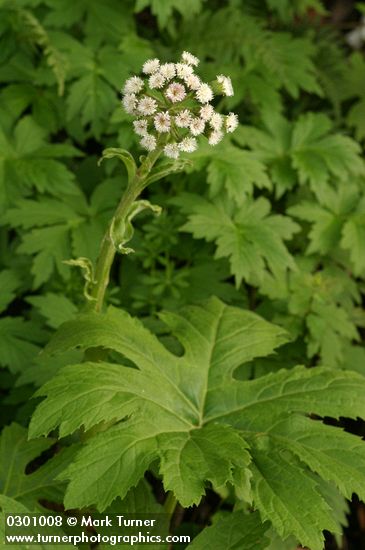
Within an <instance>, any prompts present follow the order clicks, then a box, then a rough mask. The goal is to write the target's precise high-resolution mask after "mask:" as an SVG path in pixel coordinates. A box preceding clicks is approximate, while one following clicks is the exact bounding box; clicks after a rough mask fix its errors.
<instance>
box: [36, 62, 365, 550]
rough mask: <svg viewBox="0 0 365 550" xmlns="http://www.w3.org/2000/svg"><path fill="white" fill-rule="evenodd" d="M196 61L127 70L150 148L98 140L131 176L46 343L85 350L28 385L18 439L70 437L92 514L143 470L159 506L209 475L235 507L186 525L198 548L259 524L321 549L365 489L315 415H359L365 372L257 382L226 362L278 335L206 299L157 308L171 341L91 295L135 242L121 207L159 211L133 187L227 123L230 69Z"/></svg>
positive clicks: (213, 140) (68, 499)
mask: <svg viewBox="0 0 365 550" xmlns="http://www.w3.org/2000/svg"><path fill="white" fill-rule="evenodd" d="M197 64H198V60H197V58H195V57H194V56H193V55H191V54H189V53H188V52H184V53H183V54H182V58H181V60H180V62H179V63H176V64H175V63H165V64H161V63H160V61H159V60H158V59H152V60H149V61H147V62H146V63H145V64H144V66H143V71H142V72H143V76H142V77H140V76H133V77H131V78H130V79H129V80H127V82H126V83H125V86H124V89H123V94H124V95H123V100H122V102H123V106H124V108H125V110H126V111H127V112H128V113H129V114H131V115H132V116H134V117H135V120H134V122H133V125H134V130H135V132H136V133H137V134H138V135H139V136H141V145H142V147H144V148H145V149H146V150H147V151H148V154H147V156H146V157H143V158H142V162H141V164H140V166H139V167H137V165H136V163H135V161H134V159H133V157H132V155H131V154H130V153H129V152H127V151H123V150H119V149H108V150H106V151H105V152H104V155H103V158H108V157H113V156H116V157H118V158H120V159H121V160H122V161H123V162H124V164H125V166H126V168H127V171H128V186H127V189H126V191H125V192H124V194H123V196H122V198H121V201H120V203H119V206H118V208H117V210H116V213H115V215H114V216H113V218H112V220H111V222H110V224H109V227H108V229H107V232H106V234H105V236H104V239H103V241H102V244H101V249H100V254H99V257H98V259H97V262H96V265H95V268H94V267H93V265H92V264H91V262H90V260H88V259H86V258H78V259H76V260H73V261H72V262H73V263H74V264H76V265H80V266H81V267H83V268H84V271H85V274H86V285H85V296H86V298H87V307H86V310H85V311H83V312H82V313H80V314H79V315H78V316H77V317H76V318H75V319H74V320H72V321H68V322H66V323H65V324H63V325H62V326H61V327H60V328H59V330H58V331H57V332H56V334H55V336H54V337H53V339H52V340H51V342H50V343H49V345H48V346H47V347H46V350H45V353H46V354H48V355H50V356H54V355H56V354H60V353H64V352H70V351H72V350H75V349H81V350H85V360H84V362H82V363H79V364H72V365H70V366H67V367H64V368H62V369H61V370H60V371H59V372H58V374H57V375H56V376H55V377H54V378H53V379H51V380H50V381H48V382H47V383H46V384H45V385H44V386H43V387H42V388H41V389H40V390H39V391H38V392H37V395H38V396H45V399H44V400H43V401H42V402H41V403H40V404H39V406H38V408H37V409H36V412H35V414H34V415H33V418H32V421H31V424H30V436H31V437H32V438H34V437H39V436H43V435H48V434H49V433H50V432H51V431H53V430H55V429H57V428H58V429H59V436H60V437H65V436H68V435H70V434H75V433H76V434H78V438H79V439H80V440H81V442H82V445H81V449H80V450H79V451H78V452H77V454H76V457H75V458H74V459H73V460H72V459H69V460H68V462H71V463H68V464H67V466H65V469H64V471H63V472H62V473H61V474H60V475H59V479H61V480H64V481H67V482H68V487H67V490H66V495H65V500H64V504H65V507H66V508H83V507H86V506H88V507H89V506H94V507H95V508H96V509H97V510H99V511H104V510H106V509H108V507H110V506H113V502H114V501H115V499H116V498H117V497H119V498H121V499H125V498H126V499H129V498H130V494H131V493H130V492H131V491H132V492H133V491H136V492H138V494H139V493H140V491H141V484H140V482H141V480H142V478H143V476H144V474H145V472H146V471H147V470H148V469H150V468H151V469H152V470H153V472H154V475H160V476H161V479H162V483H163V487H164V489H165V491H166V492H169V494H168V496H167V499H166V511H167V512H169V513H172V511H173V510H174V507H175V505H176V503H177V502H178V503H179V504H180V505H181V506H182V507H189V506H192V505H197V504H199V502H200V501H201V499H202V498H203V497H204V494H205V491H206V489H207V487H209V488H211V489H213V490H214V491H215V492H216V493H218V494H219V495H223V496H224V495H226V496H227V495H229V496H230V503H231V505H232V504H233V506H234V512H232V514H231V515H228V516H222V517H221V518H220V520H219V521H217V522H216V523H214V525H213V526H212V527H209V528H207V529H206V530H204V531H203V532H202V533H201V534H200V535H199V536H198V537H196V538H195V539H194V541H193V542H192V544H191V548H194V549H195V550H197V549H203V548H204V549H206V548H213V549H215V548H217V549H218V548H219V549H223V548H224V549H227V550H228V549H231V548H232V549H233V548H240V549H242V550H245V549H246V550H247V549H250V548H252V549H254V548H255V549H261V548H265V547H267V546H268V544H269V540H268V539H266V538H265V536H264V533H265V531H267V529H269V528H270V523H271V528H272V529H273V530H274V531H276V532H277V533H278V535H279V536H280V537H281V538H282V539H286V538H287V537H290V536H292V537H294V540H295V541H298V542H299V543H301V544H302V545H306V546H308V547H309V548H310V549H311V550H322V548H323V540H324V538H323V530H328V531H331V532H334V533H339V532H341V519H340V518H339V515H338V513H337V512H336V506H335V505H334V503H335V502H338V499H339V498H340V499H341V497H340V496H339V495H343V496H344V497H346V498H351V495H352V493H353V492H355V493H357V494H358V495H359V497H360V498H365V444H364V443H363V442H362V441H361V440H360V439H359V438H358V437H356V436H354V435H351V434H348V433H345V432H344V431H342V430H341V429H340V428H337V427H334V426H333V425H328V424H327V423H324V422H323V418H324V417H331V418H333V419H338V418H340V417H341V416H345V417H349V418H356V417H359V416H362V417H365V400H364V398H363V396H364V392H365V379H364V378H363V377H361V376H360V375H357V374H356V373H352V372H350V371H340V370H332V369H329V368H324V367H316V368H312V369H308V368H305V367H304V366H297V367H295V368H293V369H290V370H284V369H283V370H279V371H278V372H275V373H271V374H268V375H266V376H262V377H259V378H257V379H255V380H249V379H244V380H241V379H239V378H238V377H235V372H236V369H237V368H238V367H240V372H241V374H242V369H243V370H244V367H245V364H246V363H249V362H250V361H252V360H254V359H255V358H259V357H265V356H267V355H270V354H272V353H273V352H274V350H275V349H276V348H277V347H278V346H280V345H281V344H283V343H285V342H286V341H287V340H288V336H287V333H286V332H285V331H284V330H283V329H282V328H279V327H277V326H275V325H273V324H271V323H269V322H267V321H265V320H264V319H262V318H261V317H259V316H258V315H256V314H255V313H253V312H250V311H246V310H244V309H240V308H238V307H232V306H227V305H225V304H224V303H223V302H222V301H221V300H219V299H218V298H215V297H212V298H210V299H209V300H207V301H205V302H203V303H200V304H195V305H191V306H188V307H185V308H183V309H182V310H181V311H180V312H179V313H177V312H171V311H170V312H163V313H161V314H160V315H159V317H160V319H161V321H162V322H163V323H164V324H165V326H166V331H165V332H166V333H167V334H168V335H169V336H170V337H173V338H170V339H169V340H168V342H169V343H170V344H169V347H166V345H164V343H162V341H161V340H160V339H159V338H157V336H156V335H154V334H153V333H152V332H151V331H150V330H149V329H148V328H146V326H145V325H144V324H143V323H142V322H141V321H140V320H138V319H136V318H133V317H132V316H130V315H129V314H128V313H127V312H125V311H123V310H121V309H117V308H115V307H112V306H110V307H109V308H108V309H107V310H106V311H104V308H103V302H104V295H105V290H106V288H107V285H108V280H109V273H110V268H111V265H112V263H113V259H114V256H115V253H116V252H121V253H130V252H132V249H131V248H127V247H126V246H125V245H126V243H128V241H129V240H130V239H131V238H132V235H133V227H132V219H133V218H134V216H135V215H136V214H138V213H139V212H140V211H141V210H143V209H145V208H151V209H152V210H154V211H155V212H158V211H159V207H157V206H154V205H151V204H150V203H149V202H148V201H146V200H143V199H139V196H140V194H141V193H142V191H143V190H144V189H145V188H146V187H147V186H148V185H150V184H152V183H153V182H154V181H156V180H157V179H160V178H162V177H165V176H166V175H168V174H169V173H170V172H171V171H174V170H177V169H179V170H182V169H184V161H182V162H181V159H179V156H180V153H189V152H193V151H194V150H195V149H196V147H197V146H198V143H197V137H199V136H202V138H203V136H205V137H206V138H207V139H208V142H209V143H210V144H211V145H215V144H217V143H218V142H219V141H220V140H221V138H222V137H223V133H224V132H231V131H233V130H234V129H235V128H236V126H237V123H238V121H237V117H236V115H234V114H233V113H230V114H228V115H226V116H224V115H221V114H220V113H217V112H216V111H215V109H214V107H213V105H212V104H211V102H212V100H213V98H214V94H215V93H219V92H220V93H223V94H224V95H228V96H229V95H232V93H233V90H232V85H231V82H230V79H229V78H228V77H225V76H222V75H219V76H217V79H216V81H214V82H213V83H210V84H207V83H203V82H202V81H201V80H200V78H199V76H197V75H196V74H195V73H194V66H196V65H197ZM199 139H200V137H199ZM160 157H162V160H161V159H160ZM163 157H168V160H166V159H165V160H163ZM170 159H172V160H170ZM158 161H159V163H158ZM171 342H174V343H173V344H171ZM241 378H242V377H241ZM243 378H248V377H243ZM135 487H137V489H134V488H135ZM125 502H127V501H125ZM126 506H127V505H126ZM121 507H122V508H121V509H123V502H122V503H121ZM253 510H256V511H255V512H253ZM217 545H218V546H217ZM161 548H163V546H161Z"/></svg>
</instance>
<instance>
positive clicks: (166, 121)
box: [153, 113, 171, 133]
mask: <svg viewBox="0 0 365 550" xmlns="http://www.w3.org/2000/svg"><path fill="white" fill-rule="evenodd" d="M153 123H154V125H155V128H156V130H157V131H158V132H160V133H163V132H168V131H169V130H170V127H171V120H170V115H169V113H157V115H155V118H154V119H153Z"/></svg>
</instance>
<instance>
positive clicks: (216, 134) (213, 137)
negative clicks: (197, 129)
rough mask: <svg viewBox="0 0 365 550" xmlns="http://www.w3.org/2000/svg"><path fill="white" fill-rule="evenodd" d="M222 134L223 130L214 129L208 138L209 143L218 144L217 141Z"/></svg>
mask: <svg viewBox="0 0 365 550" xmlns="http://www.w3.org/2000/svg"><path fill="white" fill-rule="evenodd" d="M223 136H224V134H223V132H221V131H220V130H214V131H213V132H212V133H211V134H210V136H209V138H208V143H209V145H218V143H219V142H220V141H221V140H222V139H223Z"/></svg>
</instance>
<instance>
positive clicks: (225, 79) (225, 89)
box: [217, 74, 234, 96]
mask: <svg viewBox="0 0 365 550" xmlns="http://www.w3.org/2000/svg"><path fill="white" fill-rule="evenodd" d="M217 80H218V84H219V85H220V88H221V91H222V94H223V95H226V96H232V95H234V91H233V86H232V80H231V79H230V78H229V76H224V75H223V74H220V75H218V76H217Z"/></svg>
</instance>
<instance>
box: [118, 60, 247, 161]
mask: <svg viewBox="0 0 365 550" xmlns="http://www.w3.org/2000/svg"><path fill="white" fill-rule="evenodd" d="M198 64H199V59H198V58H197V57H195V56H194V55H192V54H191V53H189V52H187V51H184V52H183V53H182V55H181V59H180V61H179V62H178V63H161V62H160V60H159V59H157V58H155V59H149V60H148V61H146V62H145V63H144V65H143V67H142V76H137V75H136V76H131V77H130V78H128V80H127V81H126V82H125V84H124V87H123V90H122V94H123V98H122V105H123V107H124V110H125V111H126V112H127V113H128V114H130V115H132V116H134V117H135V120H134V122H133V127H134V131H135V133H136V134H137V135H138V136H140V144H141V146H142V147H144V149H146V150H147V151H149V152H151V151H155V150H157V151H161V150H163V152H164V154H165V156H167V157H169V158H172V159H177V158H178V157H179V155H180V153H181V152H184V153H192V152H193V151H195V150H196V149H197V147H198V139H197V138H198V136H204V137H205V138H207V139H208V143H209V144H210V145H217V143H219V142H220V141H221V140H222V138H223V137H224V135H225V133H230V132H233V131H234V130H235V129H236V128H237V126H238V117H237V115H236V114H235V113H229V114H228V115H222V114H220V113H218V112H217V111H216V110H215V108H214V107H213V105H212V103H211V102H212V100H213V90H214V93H217V94H223V95H226V96H231V95H233V87H232V82H231V79H230V78H229V77H228V76H224V75H218V76H217V78H216V80H215V81H213V82H211V83H209V84H208V83H206V82H203V81H202V80H201V78H200V77H199V75H197V74H196V73H195V67H197V65H198ZM166 100H167V101H166ZM199 139H200V138H199Z"/></svg>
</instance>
